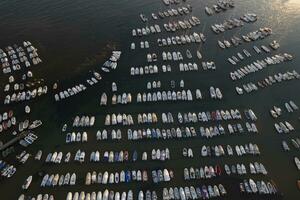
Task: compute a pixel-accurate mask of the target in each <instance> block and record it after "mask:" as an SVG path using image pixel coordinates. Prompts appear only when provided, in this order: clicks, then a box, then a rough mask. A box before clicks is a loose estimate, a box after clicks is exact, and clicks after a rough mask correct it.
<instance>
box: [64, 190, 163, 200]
mask: <svg viewBox="0 0 300 200" xmlns="http://www.w3.org/2000/svg"><path fill="white" fill-rule="evenodd" d="M154 194H155V195H156V193H154ZM113 199H114V200H133V199H134V198H133V192H132V190H128V191H126V192H122V193H120V192H118V191H113V190H108V189H105V190H104V191H103V192H102V191H98V192H97V193H96V192H91V193H90V192H87V193H86V192H84V191H81V192H80V193H79V192H74V194H73V193H72V192H68V194H67V197H66V200H113ZM140 200H143V199H140ZM153 200H154V199H153ZM156 200H157V196H156Z"/></svg>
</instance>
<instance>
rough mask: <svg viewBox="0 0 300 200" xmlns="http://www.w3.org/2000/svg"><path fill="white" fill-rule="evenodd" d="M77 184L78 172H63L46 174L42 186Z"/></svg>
mask: <svg viewBox="0 0 300 200" xmlns="http://www.w3.org/2000/svg"><path fill="white" fill-rule="evenodd" d="M75 184H76V174H75V173H72V174H70V173H69V172H68V173H67V174H65V175H63V174H61V175H59V174H50V175H49V174H45V175H44V177H43V179H42V182H41V184H40V187H54V186H64V185H75Z"/></svg>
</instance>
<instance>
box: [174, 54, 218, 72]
mask: <svg viewBox="0 0 300 200" xmlns="http://www.w3.org/2000/svg"><path fill="white" fill-rule="evenodd" d="M198 52H199V51H197V55H198ZM201 65H202V68H203V70H204V71H206V70H216V68H217V67H216V64H215V62H214V61H206V62H201ZM198 70H199V67H198V64H197V63H190V62H189V63H179V71H180V72H190V71H198Z"/></svg>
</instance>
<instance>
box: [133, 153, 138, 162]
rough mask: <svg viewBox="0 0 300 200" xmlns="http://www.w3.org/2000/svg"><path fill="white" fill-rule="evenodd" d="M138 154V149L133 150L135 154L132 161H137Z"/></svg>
mask: <svg viewBox="0 0 300 200" xmlns="http://www.w3.org/2000/svg"><path fill="white" fill-rule="evenodd" d="M137 157H138V154H137V152H136V150H134V152H133V156H132V161H133V162H135V161H136V160H137Z"/></svg>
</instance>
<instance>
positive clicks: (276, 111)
mask: <svg viewBox="0 0 300 200" xmlns="http://www.w3.org/2000/svg"><path fill="white" fill-rule="evenodd" d="M284 107H285V108H286V110H287V112H288V113H292V112H294V111H296V110H299V107H298V106H297V105H296V104H295V102H294V101H292V100H290V101H288V102H285V103H284ZM270 114H271V116H272V117H273V118H275V119H276V118H278V117H280V116H281V114H282V109H281V108H280V107H278V106H273V108H272V109H270Z"/></svg>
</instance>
